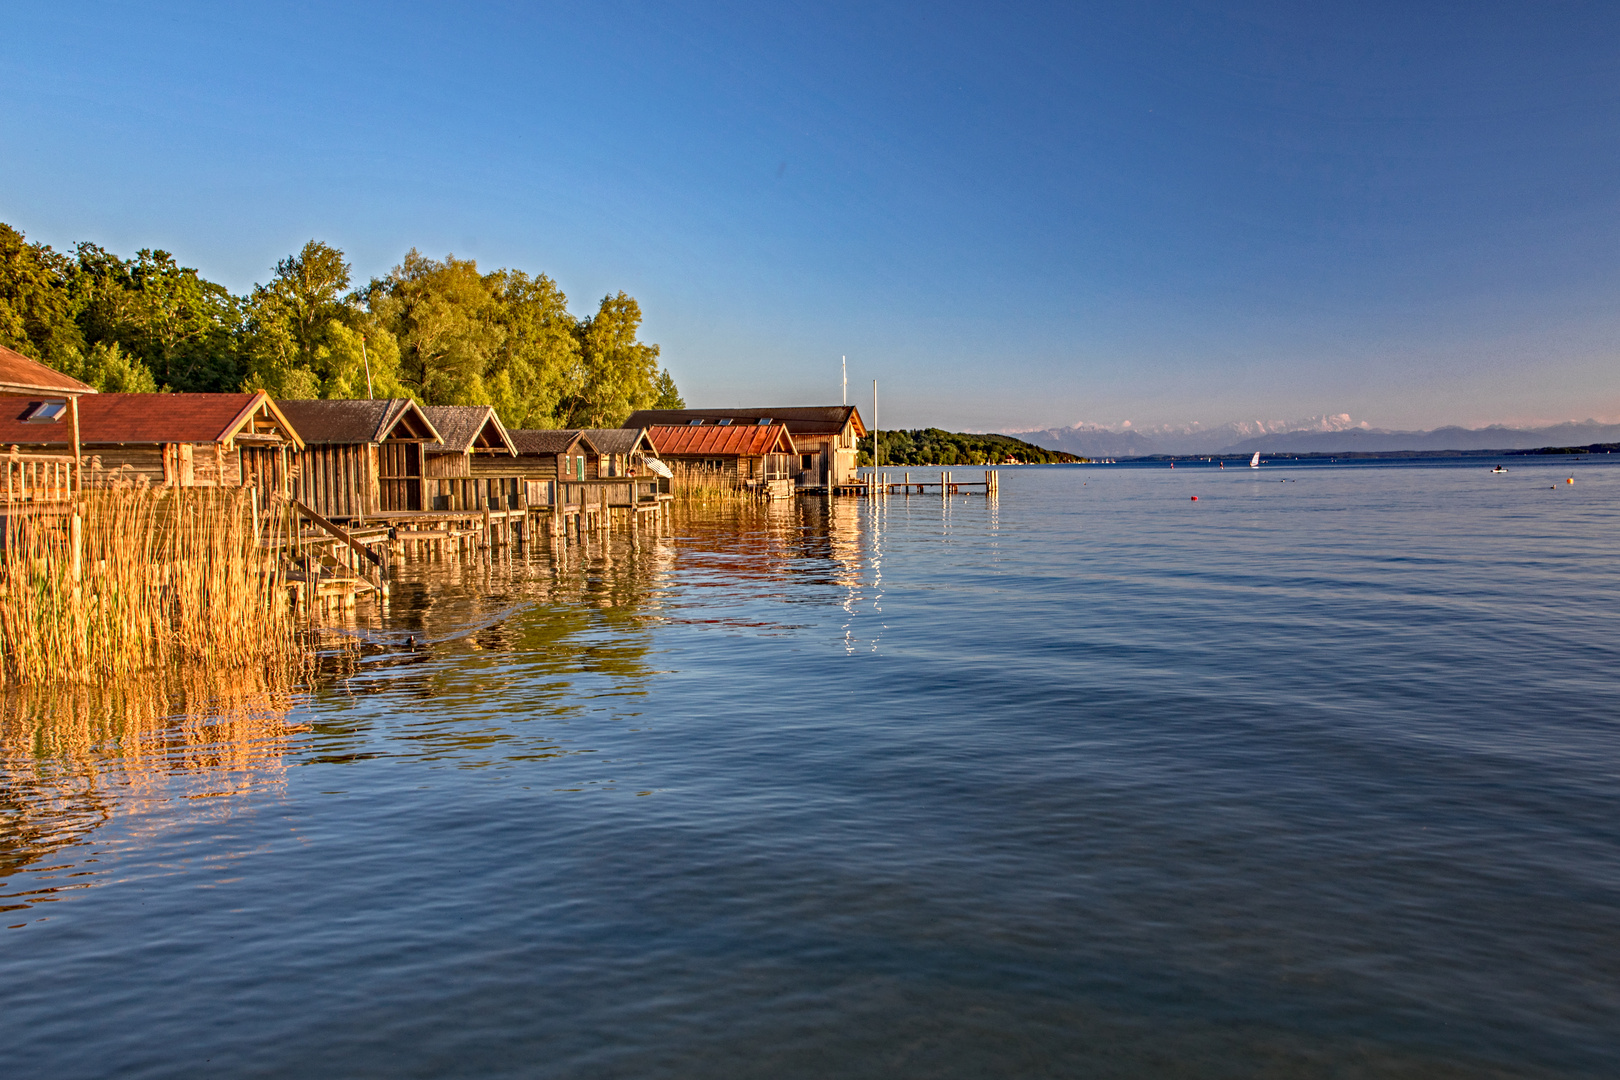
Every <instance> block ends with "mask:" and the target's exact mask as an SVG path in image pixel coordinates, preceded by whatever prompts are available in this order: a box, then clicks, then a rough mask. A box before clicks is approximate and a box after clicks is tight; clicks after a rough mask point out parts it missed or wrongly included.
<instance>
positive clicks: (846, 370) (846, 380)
mask: <svg viewBox="0 0 1620 1080" xmlns="http://www.w3.org/2000/svg"><path fill="white" fill-rule="evenodd" d="M838 359H839V360H840V361H841V362H842V363H843V365H844V404H845V405H848V404H849V357H847V356H840V357H839V358H838Z"/></svg>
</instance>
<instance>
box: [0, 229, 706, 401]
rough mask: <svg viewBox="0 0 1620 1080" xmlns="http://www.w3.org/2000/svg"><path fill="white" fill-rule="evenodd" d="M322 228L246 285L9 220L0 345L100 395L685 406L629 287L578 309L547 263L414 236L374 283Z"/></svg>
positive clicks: (167, 257)
mask: <svg viewBox="0 0 1620 1080" xmlns="http://www.w3.org/2000/svg"><path fill="white" fill-rule="evenodd" d="M351 274H352V269H351V267H350V265H349V264H348V262H346V261H345V259H344V256H343V252H341V251H339V250H338V249H337V248H334V247H332V246H331V245H329V244H325V243H322V242H321V241H319V240H311V241H310V242H309V243H307V244H305V245H304V247H303V250H301V251H299V252H298V253H297V254H295V255H289V256H288V257H287V258H285V259H282V260H281V261H280V262H278V263H277V264H276V266H275V269H274V272H273V273H272V274H271V275H270V279H269V281H267V282H265V283H264V284H262V285H255V286H254V287H253V289H252V291H251V292H250V293H248V294H247V295H246V296H236V295H233V294H232V293H231V291H230V290H229V289H227V288H225V286H223V285H220V284H217V283H215V282H212V281H209V280H207V279H206V278H204V277H202V276H201V275H200V274H198V272H197V271H196V270H195V269H192V268H190V267H185V266H181V265H180V264H179V263H178V262H177V261H176V260H175V258H174V256H173V255H171V254H170V253H168V252H166V251H158V250H153V249H149V248H143V249H141V250H140V251H138V252H136V253H135V255H134V256H133V257H132V258H127V259H126V258H121V257H119V256H118V255H115V254H113V253H111V252H109V251H107V250H105V249H104V248H102V247H100V246H98V245H96V244H91V243H80V244H77V245H75V246H74V249H73V252H72V253H71V254H69V253H66V252H58V251H55V250H53V249H52V248H51V247H50V246H49V245H46V244H38V243H32V244H31V243H29V242H28V241H27V238H26V237H25V236H24V235H23V233H22V232H20V231H18V230H17V229H15V228H13V227H11V226H10V225H6V224H4V223H0V344H3V345H7V346H9V347H10V348H13V349H16V350H17V351H18V352H21V353H23V354H25V355H27V356H31V357H33V358H34V359H36V360H39V361H41V362H42V363H45V364H48V365H50V366H51V367H53V368H56V369H57V370H59V371H62V372H64V373H65V374H68V375H72V376H73V377H75V378H78V379H81V380H83V381H84V382H87V383H89V384H90V385H92V386H94V387H95V388H96V389H98V390H101V391H104V392H155V391H182V392H183V391H193V392H195V391H202V392H219V391H235V390H258V389H263V390H266V391H268V392H269V393H270V394H271V396H272V397H278V398H363V397H378V398H385V397H411V398H415V399H416V400H417V401H419V402H421V403H422V404H425V405H493V406H495V408H496V409H497V411H498V412H499V413H500V415H501V419H502V420H503V421H504V422H505V423H506V424H507V425H508V426H510V427H514V428H546V427H567V428H573V427H615V426H617V425H618V424H620V423H621V422H622V421H623V420H624V418H625V417H626V416H628V415H629V414H630V412H631V411H632V410H635V409H642V408H665V409H678V408H684V407H685V402H683V401H682V400H681V396H680V392H679V390H678V389H677V388H676V386H675V380H674V379H673V378H672V377H671V376H670V374H669V372H668V370H666V369H661V368H660V367H659V364H658V354H659V349H658V346H657V345H652V344H647V343H644V342H642V341H641V340H640V338H639V336H638V335H639V331H640V327H641V307H640V305H639V304H637V303H636V301H635V298H634V297H631V296H627V295H626V294H625V293H624V292H622V291H621V292H619V293H617V294H616V295H609V296H606V297H603V299H602V302H601V303H600V304H599V305H598V306H597V310H596V312H595V313H594V314H592V315H588V316H585V317H583V318H581V317H576V316H574V315H572V314H570V312H569V310H568V298H567V297H566V296H564V295H563V292H562V290H561V289H560V288H558V287H557V283H556V282H555V281H553V280H552V279H551V278H549V277H547V276H546V275H544V274H539V275H535V276H530V275H529V274H528V273H525V272H524V271H521V270H505V269H502V270H494V271H490V272H488V273H485V272H482V271H480V270H479V269H478V264H477V263H476V262H475V261H474V260H471V259H457V258H456V257H455V256H453V255H447V256H446V257H445V258H443V259H432V258H428V257H427V256H424V255H422V254H420V253H418V252H417V251H416V249H414V248H412V249H411V250H410V251H409V252H407V253H406V255H405V257H404V258H403V259H402V260H401V261H400V263H399V265H398V266H396V267H394V268H393V269H392V270H391V271H390V272H389V273H388V274H387V275H385V276H383V277H377V278H372V279H371V280H370V281H369V282H367V283H365V284H363V285H356V284H355V283H354V282H353V281H352V280H351Z"/></svg>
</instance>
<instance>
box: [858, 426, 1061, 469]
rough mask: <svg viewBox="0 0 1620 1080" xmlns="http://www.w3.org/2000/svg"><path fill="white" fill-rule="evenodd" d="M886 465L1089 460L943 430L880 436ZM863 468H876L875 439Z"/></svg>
mask: <svg viewBox="0 0 1620 1080" xmlns="http://www.w3.org/2000/svg"><path fill="white" fill-rule="evenodd" d="M878 439H879V440H880V441H879V448H880V449H881V450H882V453H883V464H884V465H1000V464H1004V463H1006V462H1011V461H1016V462H1019V463H1021V464H1024V465H1056V464H1062V463H1066V462H1075V461H1085V460H1087V459H1086V458H1083V457H1076V456H1075V455H1074V454H1066V453H1064V452H1063V451H1061V450H1047V449H1045V448H1043V447H1039V446H1036V445H1035V444H1034V443H1027V442H1025V441H1024V440H1022V439H1015V438H1013V437H1012V436H1011V435H973V434H966V433H963V432H956V431H942V430H941V429H939V428H916V429H913V430H911V431H898V430H897V431H883V432H879V433H878ZM858 463H859V464H860V465H863V466H865V465H870V464H872V436H871V435H868V436H866V438H864V439H862V440H861V442H860V451H859V457H858Z"/></svg>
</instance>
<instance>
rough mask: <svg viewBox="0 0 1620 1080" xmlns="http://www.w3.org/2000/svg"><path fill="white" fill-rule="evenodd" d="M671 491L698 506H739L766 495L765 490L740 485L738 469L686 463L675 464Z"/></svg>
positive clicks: (678, 499)
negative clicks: (722, 468)
mask: <svg viewBox="0 0 1620 1080" xmlns="http://www.w3.org/2000/svg"><path fill="white" fill-rule="evenodd" d="M670 494H671V495H673V496H675V502H676V503H680V504H685V505H699V506H736V505H742V504H744V503H755V502H759V501H761V500H762V499H763V498H764V497H765V495H764V492H763V491H762V490H759V489H754V488H745V487H743V486H741V485H740V484H739V483H738V481H737V476H736V474H735V473H728V472H725V471H722V470H716V469H705V468H702V467H700V466H692V465H684V464H677V465H676V466H675V478H674V479H673V480H672V481H671V482H670Z"/></svg>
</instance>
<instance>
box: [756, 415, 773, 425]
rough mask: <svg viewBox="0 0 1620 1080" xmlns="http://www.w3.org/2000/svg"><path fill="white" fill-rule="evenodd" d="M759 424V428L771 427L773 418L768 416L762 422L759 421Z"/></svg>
mask: <svg viewBox="0 0 1620 1080" xmlns="http://www.w3.org/2000/svg"><path fill="white" fill-rule="evenodd" d="M757 423H758V425H759V426H760V427H769V426H770V423H771V418H770V417H768V416H767V417H763V418H762V419H760V420H759V421H758V422H757Z"/></svg>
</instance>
